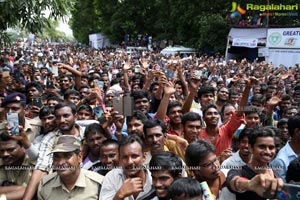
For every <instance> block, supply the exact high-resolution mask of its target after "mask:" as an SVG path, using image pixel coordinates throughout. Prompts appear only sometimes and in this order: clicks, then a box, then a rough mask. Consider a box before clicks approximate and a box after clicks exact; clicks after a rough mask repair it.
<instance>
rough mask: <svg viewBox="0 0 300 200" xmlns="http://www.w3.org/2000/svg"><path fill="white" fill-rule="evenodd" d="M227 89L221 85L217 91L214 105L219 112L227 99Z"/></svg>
mask: <svg viewBox="0 0 300 200" xmlns="http://www.w3.org/2000/svg"><path fill="white" fill-rule="evenodd" d="M228 97H229V91H228V89H227V88H226V87H221V88H220V89H219V90H218V93H217V101H216V106H217V108H218V112H219V113H221V110H222V107H223V106H224V105H225V103H226V102H227V101H228Z"/></svg>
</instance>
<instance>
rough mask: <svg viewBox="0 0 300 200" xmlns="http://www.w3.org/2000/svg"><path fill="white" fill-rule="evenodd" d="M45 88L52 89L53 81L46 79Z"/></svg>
mask: <svg viewBox="0 0 300 200" xmlns="http://www.w3.org/2000/svg"><path fill="white" fill-rule="evenodd" d="M46 88H48V89H54V88H55V87H54V83H53V81H49V80H48V81H47V84H46Z"/></svg>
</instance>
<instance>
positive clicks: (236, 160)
mask: <svg viewBox="0 0 300 200" xmlns="http://www.w3.org/2000/svg"><path fill="white" fill-rule="evenodd" d="M239 152H240V151H237V152H235V153H234V154H233V155H232V156H230V157H229V158H227V159H226V160H224V161H223V162H222V164H221V168H222V169H236V168H237V167H242V166H243V165H246V163H245V162H244V161H243V160H242V158H241V156H240V154H239Z"/></svg>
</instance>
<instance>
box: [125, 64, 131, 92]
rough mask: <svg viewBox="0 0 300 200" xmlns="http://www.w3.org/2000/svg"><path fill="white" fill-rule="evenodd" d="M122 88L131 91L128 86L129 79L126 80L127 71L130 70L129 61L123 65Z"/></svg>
mask: <svg viewBox="0 0 300 200" xmlns="http://www.w3.org/2000/svg"><path fill="white" fill-rule="evenodd" d="M123 69H124V86H125V87H126V88H127V90H128V91H130V90H131V88H130V84H129V78H128V74H127V73H128V70H129V69H130V61H127V62H126V63H125V64H124V67H123Z"/></svg>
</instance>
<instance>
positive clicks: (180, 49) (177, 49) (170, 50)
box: [160, 46, 199, 55]
mask: <svg viewBox="0 0 300 200" xmlns="http://www.w3.org/2000/svg"><path fill="white" fill-rule="evenodd" d="M160 53H161V54H163V55H175V54H193V53H199V51H198V50H197V49H193V48H187V47H184V46H174V47H166V48H164V49H163V50H161V52H160Z"/></svg>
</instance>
